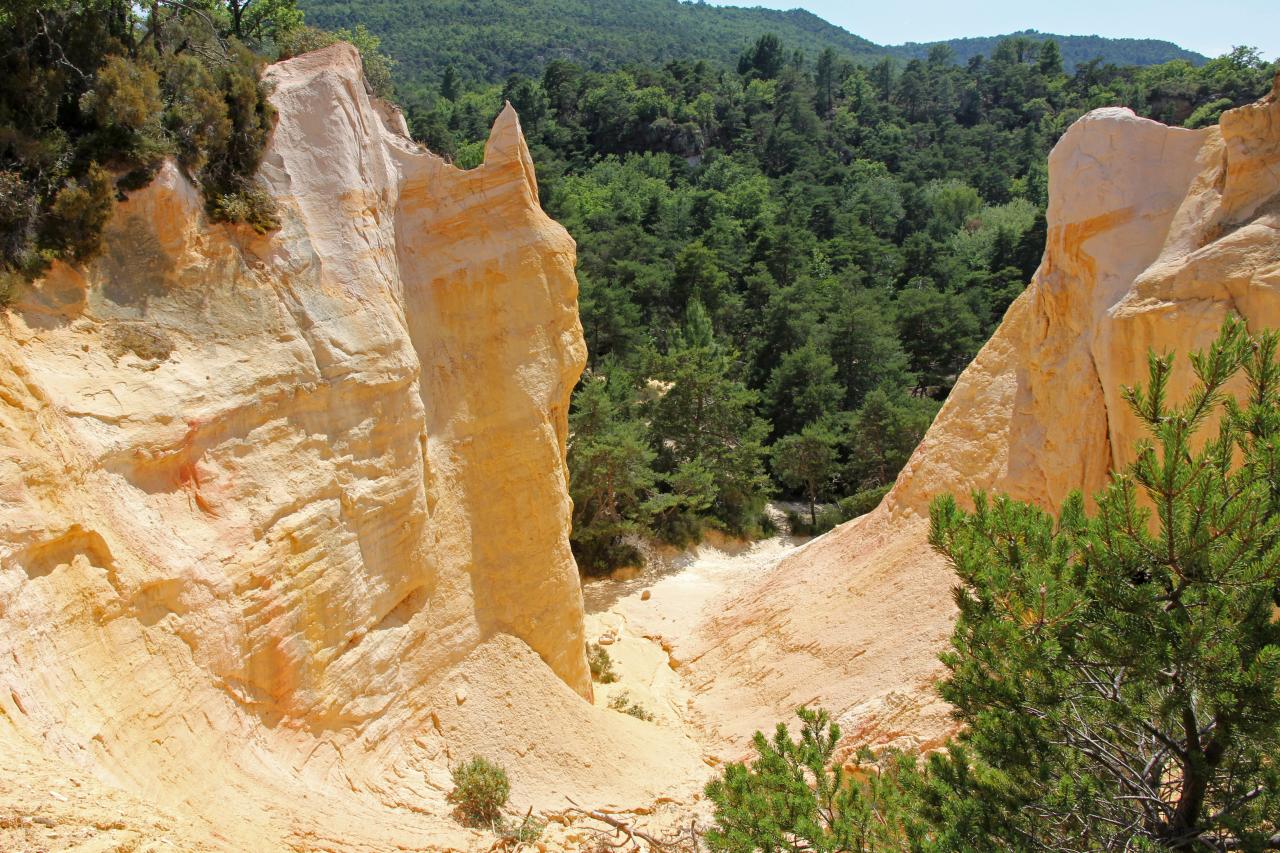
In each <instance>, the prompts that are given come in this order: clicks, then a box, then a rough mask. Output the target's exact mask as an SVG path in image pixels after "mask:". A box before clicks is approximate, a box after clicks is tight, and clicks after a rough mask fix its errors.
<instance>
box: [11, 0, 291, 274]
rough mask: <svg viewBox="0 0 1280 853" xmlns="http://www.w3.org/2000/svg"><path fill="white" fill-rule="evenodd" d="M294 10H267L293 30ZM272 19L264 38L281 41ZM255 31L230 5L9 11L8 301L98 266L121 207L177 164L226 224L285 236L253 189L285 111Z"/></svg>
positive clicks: (25, 2) (60, 5) (37, 5)
mask: <svg viewBox="0 0 1280 853" xmlns="http://www.w3.org/2000/svg"><path fill="white" fill-rule="evenodd" d="M236 5H237V7H243V6H245V5H247V4H236ZM292 5H293V4H292V3H291V2H283V3H274V4H265V5H264V9H265V8H268V7H269V8H272V9H276V10H277V13H278V14H277V15H276V17H280V16H283V17H282V18H281V20H293V17H290V14H286V13H289V12H290V9H292ZM256 7H257V4H255V10H256ZM273 14H275V13H273ZM291 14H292V15H293V16H294V17H296V14H297V13H296V10H293V12H292V13H291ZM258 18H261V16H260V15H259V16H258ZM258 18H255V23H254V26H253V27H252V28H251V31H252V32H254V33H258V34H259V35H260V36H262V37H263V38H266V37H268V36H272V37H273V36H275V35H276V28H274V27H273V26H272V25H270V22H266V21H263V20H259V19H258ZM243 23H244V22H243V20H240V19H236V20H235V21H232V17H231V16H230V12H229V11H228V8H227V7H224V6H223V5H221V4H217V3H214V4H189V3H176V2H169V0H158V2H156V3H148V4H132V3H124V2H121V0H82V1H81V2H74V3H72V2H65V0H64V1H63V2H51V3H50V2H44V3H41V2H31V0H22V2H16V3H10V4H7V5H6V6H5V7H4V9H3V10H0V233H2V234H3V237H0V280H2V281H3V286H0V290H4V291H10V292H11V291H12V289H13V286H14V284H15V282H19V281H21V280H23V279H31V278H34V277H36V276H39V275H40V274H42V273H43V272H44V270H45V269H46V268H47V267H48V265H49V264H50V263H51V262H52V261H54V260H65V261H69V262H73V263H74V262H82V261H86V260H89V259H90V258H92V257H93V256H94V255H96V254H97V253H98V252H99V251H100V250H101V243H102V230H103V228H104V226H105V225H106V223H107V221H108V220H109V219H110V216H111V210H112V208H113V206H114V201H115V200H116V199H117V198H121V197H123V193H126V192H129V191H132V190H135V189H138V188H140V187H142V186H144V185H146V183H147V182H148V181H150V179H151V177H152V176H153V175H154V174H155V171H156V169H157V168H159V166H160V164H161V163H162V162H163V160H164V158H165V157H170V156H171V157H174V158H175V159H176V160H177V162H178V163H179V165H180V166H181V167H182V168H183V169H184V170H185V171H186V172H187V174H188V175H189V176H190V177H191V178H192V180H193V181H195V182H196V183H197V184H198V185H199V186H200V188H201V189H202V191H203V192H204V195H205V198H206V200H207V202H208V211H209V214H210V215H211V217H212V218H213V219H215V220H219V221H229V222H243V223H246V224H249V225H251V226H253V227H254V228H256V229H258V230H259V231H264V230H268V229H270V228H274V227H276V225H277V222H276V219H275V211H274V207H273V205H272V202H271V200H270V198H269V197H267V196H266V194H265V193H263V192H262V191H261V190H260V189H259V188H258V187H257V186H256V185H255V184H254V181H253V176H254V173H255V172H256V171H257V168H258V165H259V162H260V160H261V157H262V152H263V149H264V147H265V145H266V142H267V137H268V135H269V134H270V130H271V120H272V113H271V108H270V105H269V104H268V103H267V93H266V90H265V89H264V88H263V86H262V84H261V82H260V81H259V72H260V70H261V67H262V64H263V62H264V60H263V58H262V57H261V56H260V55H259V54H257V53H255V52H254V51H252V50H250V49H249V47H247V46H246V44H245V43H244V42H243V41H242V40H241V38H244V39H248V38H249V37H250V36H249V32H250V31H248V30H245V29H244V27H243Z"/></svg>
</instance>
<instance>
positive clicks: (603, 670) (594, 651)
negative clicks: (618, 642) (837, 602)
mask: <svg viewBox="0 0 1280 853" xmlns="http://www.w3.org/2000/svg"><path fill="white" fill-rule="evenodd" d="M587 665H588V666H589V667H591V680H592V681H598V682H600V683H601V684H613V683H614V682H615V681H617V680H618V673H616V672H614V670H613V658H611V657H609V650H608V649H606V648H605V647H604V646H601V645H599V644H598V643H588V644H587Z"/></svg>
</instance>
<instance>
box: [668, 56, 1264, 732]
mask: <svg viewBox="0 0 1280 853" xmlns="http://www.w3.org/2000/svg"><path fill="white" fill-rule="evenodd" d="M1277 164H1280V81H1277V89H1276V91H1275V92H1273V94H1272V95H1271V96H1270V97H1269V98H1267V99H1264V100H1263V101H1260V102H1259V103H1257V104H1255V105H1252V106H1247V107H1243V108H1241V109H1238V110H1233V111H1230V112H1228V113H1226V114H1224V115H1223V117H1222V123H1221V126H1220V127H1216V128H1209V129H1206V130H1184V129H1181V128H1171V127H1165V126H1164V125H1161V124H1158V123H1156V122H1152V121H1147V120H1145V119H1140V118H1137V117H1135V116H1134V115H1133V113H1131V112H1130V111H1128V110H1124V109H1103V110H1097V111H1094V112H1092V113H1090V114H1089V115H1087V116H1085V117H1084V118H1082V119H1080V120H1079V121H1078V122H1076V124H1075V125H1073V126H1072V127H1071V129H1070V130H1068V131H1067V133H1066V134H1065V135H1064V136H1063V138H1062V139H1061V140H1060V141H1059V143H1058V145H1057V146H1056V147H1055V148H1054V151H1053V153H1052V155H1051V156H1050V159H1049V193H1050V202H1049V212H1048V221H1049V237H1048V245H1047V247H1046V250H1045V255H1044V259H1043V261H1042V263H1041V266H1040V269H1039V271H1038V272H1037V274H1036V276H1035V279H1034V280H1033V281H1032V283H1031V285H1030V286H1029V287H1028V288H1027V290H1026V291H1025V292H1024V293H1023V294H1022V295H1021V296H1020V297H1019V298H1018V299H1017V300H1016V301H1015V302H1014V304H1013V305H1012V306H1011V307H1010V308H1009V311H1008V313H1007V314H1006V315H1005V318H1004V321H1003V323H1002V324H1001V326H1000V328H999V329H998V331H997V332H996V334H995V335H994V336H993V338H992V339H991V341H990V342H988V343H987V345H986V346H985V347H984V348H983V349H982V351H981V352H980V353H979V354H978V357H977V358H976V359H975V360H974V362H973V363H972V364H971V365H970V366H969V368H968V369H967V370H966V371H965V372H964V374H963V375H962V376H961V377H960V380H959V382H958V383H957V384H956V386H955V388H954V390H953V391H952V392H951V395H950V397H949V398H948V400H947V402H946V404H945V406H944V407H943V408H942V411H941V412H940V413H939V414H938V417H937V420H936V421H935V422H934V424H933V427H932V428H931V429H930V430H929V432H928V434H927V435H926V436H925V438H924V441H923V442H922V443H921V444H920V447H919V448H918V449H917V450H916V452H915V454H914V455H913V456H912V458H911V460H910V462H909V463H908V464H907V466H906V468H905V469H904V470H903V471H902V473H901V475H900V476H899V477H898V481H897V483H896V484H895V486H894V488H893V489H892V491H891V492H890V493H889V494H888V495H887V496H886V497H885V499H884V501H883V502H882V503H881V505H880V506H879V507H878V508H877V509H876V510H875V511H874V512H872V513H870V514H869V515H866V516H864V517H862V518H859V519H856V520H854V521H852V522H850V523H848V524H846V525H844V526H843V527H840V528H837V529H836V530H834V531H832V532H831V533H830V534H828V535H827V536H825V537H822V538H821V539H819V540H818V541H816V542H814V543H813V544H812V545H810V546H809V547H807V548H805V549H804V550H802V551H800V552H799V553H797V554H796V555H794V556H792V557H790V558H789V559H788V560H786V561H785V562H783V563H782V564H781V565H780V566H779V567H778V568H777V569H776V570H775V571H774V572H773V573H771V574H770V575H769V576H767V577H766V578H764V579H763V580H762V581H760V582H759V583H758V584H756V585H754V586H753V587H751V588H750V589H748V590H746V591H745V592H743V593H742V594H740V595H738V596H736V598H734V600H733V601H731V602H730V603H729V604H728V605H727V606H726V607H725V608H724V612H723V613H721V614H718V615H716V616H714V617H712V618H711V619H710V620H709V621H708V622H706V623H705V624H704V625H703V627H702V629H701V630H700V632H699V634H698V636H696V637H695V638H693V639H692V640H691V641H688V642H686V643H685V644H684V645H683V646H682V647H680V648H678V649H677V655H678V657H680V658H681V659H683V660H689V661H692V663H691V664H690V667H689V669H690V674H691V681H693V682H694V683H699V684H701V685H702V687H701V688H700V690H701V694H700V696H699V697H698V698H697V700H696V703H695V704H696V706H697V707H698V708H699V710H700V711H701V716H702V717H703V719H704V720H705V721H706V722H707V724H708V725H709V726H711V727H713V728H716V729H718V730H719V731H720V733H721V734H722V735H725V736H728V737H730V738H733V739H735V740H736V739H740V738H742V737H743V736H745V735H747V734H749V733H750V732H751V731H752V730H753V729H755V728H762V727H763V728H768V727H770V726H772V725H773V723H774V722H775V721H776V720H779V719H785V718H788V717H789V716H790V714H791V712H792V710H793V708H794V707H795V706H797V705H800V704H804V703H814V702H816V703H822V704H824V705H826V706H827V707H828V708H830V709H832V710H833V711H834V712H836V713H837V715H838V716H839V718H840V721H841V724H842V726H843V727H844V729H845V731H846V733H848V734H849V735H850V737H851V738H853V739H858V740H864V741H865V740H870V741H873V742H882V743H883V742H889V741H895V742H898V743H900V744H917V745H925V746H928V745H932V744H935V743H938V742H939V741H940V739H941V738H942V737H943V736H945V735H946V734H947V733H948V731H950V730H951V728H952V726H953V723H952V722H951V720H950V719H949V717H948V714H947V708H946V707H945V705H943V704H942V703H941V702H940V701H939V700H937V698H936V695H935V694H934V692H933V691H932V689H931V686H932V684H933V682H934V681H935V680H936V679H937V678H938V677H940V676H941V675H942V673H943V670H942V667H941V665H940V664H939V663H938V661H937V655H938V653H939V652H941V651H942V650H944V649H945V648H946V645H947V638H948V637H949V635H950V632H951V625H952V620H953V619H954V609H953V606H952V603H951V587H952V585H953V584H954V576H953V575H952V574H951V572H950V570H949V569H948V567H947V566H946V565H945V563H944V562H943V561H942V560H941V559H940V558H939V557H938V556H937V555H935V554H933V553H931V552H930V550H929V547H928V545H927V543H926V541H925V538H926V534H927V514H928V506H929V503H930V501H931V500H932V499H933V497H935V496H936V495H939V494H942V493H952V494H955V495H957V496H960V497H962V498H964V497H966V496H967V495H968V494H969V493H970V492H971V491H972V490H974V489H984V490H988V491H1002V492H1006V493H1008V494H1010V495H1012V496H1014V497H1016V498H1019V499H1022V500H1027V501H1034V502H1036V503H1038V504H1041V505H1043V506H1046V507H1050V508H1057V506H1058V505H1059V504H1060V503H1061V501H1062V500H1063V499H1064V498H1065V497H1066V496H1067V494H1068V493H1070V492H1071V491H1073V490H1082V491H1084V492H1085V493H1086V494H1092V493H1093V492H1095V491H1096V490H1097V489H1098V488H1099V487H1101V486H1102V485H1103V483H1104V480H1105V477H1106V476H1107V473H1108V472H1109V471H1111V470H1114V469H1116V468H1117V467H1119V466H1122V465H1124V464H1125V463H1127V462H1128V461H1129V459H1130V457H1129V454H1130V453H1131V450H1132V447H1133V444H1134V441H1135V440H1136V439H1137V438H1139V436H1140V434H1141V431H1140V427H1139V425H1138V423H1137V422H1136V420H1135V419H1134V418H1133V417H1132V416H1131V415H1130V413H1129V412H1128V409H1127V407H1126V405H1125V403H1124V402H1123V401H1122V399H1121V397H1120V389H1121V386H1123V385H1133V384H1136V383H1139V382H1142V381H1144V380H1145V378H1146V370H1147V362H1146V355H1147V352H1148V351H1149V350H1152V349H1154V350H1156V351H1157V352H1170V351H1174V352H1178V353H1184V354H1185V353H1186V352H1188V351H1190V350H1193V349H1197V348H1202V347H1204V346H1206V345H1207V344H1208V343H1209V342H1210V341H1211V340H1212V339H1213V338H1214V336H1215V335H1216V334H1217V332H1218V330H1219V328H1220V327H1221V324H1222V321H1223V319H1224V317H1225V316H1226V315H1227V314H1228V313H1229V312H1236V313H1238V314H1240V315H1241V316H1243V317H1244V318H1245V319H1246V320H1247V321H1248V325H1249V327H1250V328H1251V329H1254V330H1257V329H1261V328H1276V327H1280V205H1278V203H1277V202H1278V200H1280V195H1278V193H1280V169H1278V165H1277ZM1179 366H1180V372H1179V373H1178V378H1177V379H1176V380H1175V382H1174V383H1172V384H1171V389H1170V391H1171V394H1173V395H1175V396H1174V399H1177V396H1176V395H1178V394H1180V393H1181V392H1182V391H1184V390H1186V388H1188V387H1189V385H1190V382H1191V379H1192V377H1191V373H1190V369H1189V367H1188V363H1187V360H1186V359H1185V358H1182V359H1181V361H1180V362H1179Z"/></svg>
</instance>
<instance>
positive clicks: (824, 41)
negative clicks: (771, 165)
mask: <svg viewBox="0 0 1280 853" xmlns="http://www.w3.org/2000/svg"><path fill="white" fill-rule="evenodd" d="M298 5H299V7H300V8H302V9H303V10H304V11H305V12H306V14H307V20H308V22H310V23H312V24H314V25H316V26H319V27H324V28H327V29H336V28H343V27H345V28H354V27H355V26H356V25H364V26H366V27H368V28H369V30H370V31H371V32H372V33H373V34H375V35H377V36H378V37H379V38H381V39H382V41H383V45H384V47H385V48H386V51H387V53H388V54H389V55H390V56H392V57H393V58H394V59H395V60H396V62H397V63H398V65H399V69H398V73H397V78H398V79H397V83H398V85H399V88H400V92H401V94H402V95H411V94H414V93H419V92H421V91H422V90H423V89H425V88H434V87H436V86H438V85H439V84H440V83H441V81H442V79H443V76H442V75H443V74H444V72H445V69H446V68H448V67H449V66H452V67H453V68H454V70H455V73H457V74H459V75H461V77H462V78H463V79H465V80H468V81H484V82H488V83H501V82H502V81H504V80H506V78H507V77H508V76H509V75H511V74H517V73H518V74H528V75H532V76H537V75H540V74H541V73H542V70H543V68H545V67H546V65H547V63H548V62H550V61H552V60H555V59H563V60H568V61H570V62H575V63H577V64H579V65H581V66H582V67H583V68H585V69H587V70H589V71H614V70H617V69H618V68H622V67H624V66H627V65H634V64H641V65H662V64H665V63H667V62H670V61H679V60H688V61H697V60H699V59H704V60H706V61H708V62H712V63H716V64H718V65H727V66H731V65H732V64H733V63H735V62H736V61H737V58H738V53H739V52H740V51H741V50H742V48H743V46H744V45H747V44H750V43H752V42H754V41H755V40H756V39H758V38H759V37H760V36H763V35H768V34H773V35H776V36H778V37H779V38H780V39H781V40H782V41H783V43H784V44H786V45H787V47H788V48H790V49H795V50H802V51H804V52H805V53H806V54H808V55H810V56H817V55H818V54H820V53H821V52H822V51H823V50H825V49H826V48H831V49H832V50H835V51H836V52H837V53H839V54H840V56H842V57H845V58H848V59H854V60H857V61H860V62H865V63H868V64H871V63H874V62H875V61H877V60H879V59H883V58H885V57H889V58H892V59H896V60H898V61H899V62H902V63H905V62H907V61H909V60H911V59H924V58H925V57H926V56H927V55H928V52H929V50H930V49H931V48H932V47H933V46H934V45H933V44H905V45H895V46H886V45H877V44H875V43H873V42H871V41H868V40H867V39H865V38H861V37H859V36H857V35H853V34H852V33H849V32H848V31H846V30H844V29H841V28H840V27H837V26H835V25H834V24H831V23H828V22H827V21H824V20H823V19H822V18H819V17H818V16H816V15H814V14H812V13H810V12H806V11H805V10H803V9H792V10H790V11H785V12H783V11H777V10H774V9H763V8H740V7H736V6H712V5H708V4H706V3H690V2H681V0H525V2H521V3H512V2H510V0H425V2H424V0H361V2H355V0H299V3H298ZM1018 35H1022V36H1025V37H1027V38H1030V39H1032V40H1041V39H1043V38H1045V36H1043V35H1041V34H1039V33H1034V32H1025V33H1019V34H1018ZM1054 38H1055V39H1057V41H1058V46H1059V49H1060V50H1061V52H1062V58H1063V64H1064V66H1065V67H1066V69H1067V71H1069V72H1070V71H1073V70H1074V69H1075V66H1076V65H1077V64H1083V63H1085V62H1089V61H1091V60H1094V59H1097V60H1099V61H1101V62H1106V63H1113V64H1116V65H1154V64H1159V63H1162V62H1169V61H1172V60H1175V59H1185V60H1188V61H1190V62H1193V63H1195V64H1199V63H1202V62H1203V61H1204V59H1205V57H1203V56H1200V55H1199V54H1196V53H1192V52H1191V51H1187V50H1183V49H1182V48H1180V47H1178V46H1177V45H1175V44H1171V43H1169V42H1166V41H1158V40H1155V39H1106V38H1100V37H1098V36H1055V37H1054ZM999 40H1000V38H999V37H992V38H989V39H958V40H956V41H954V42H946V44H948V45H949V46H951V47H952V49H953V52H954V55H955V59H956V61H957V62H959V63H964V62H967V61H968V60H969V59H970V58H971V57H972V56H974V55H976V54H978V53H983V54H988V55H989V54H990V53H991V52H992V51H993V50H994V49H995V46H996V43H997V42H998V41H999Z"/></svg>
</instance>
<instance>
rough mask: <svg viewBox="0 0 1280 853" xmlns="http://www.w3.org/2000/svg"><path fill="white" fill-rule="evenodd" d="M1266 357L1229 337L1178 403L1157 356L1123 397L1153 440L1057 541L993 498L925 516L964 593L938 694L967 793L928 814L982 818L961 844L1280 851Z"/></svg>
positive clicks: (1257, 345)
mask: <svg viewBox="0 0 1280 853" xmlns="http://www.w3.org/2000/svg"><path fill="white" fill-rule="evenodd" d="M1277 340H1278V338H1277V336H1276V335H1275V334H1273V333H1266V334H1262V335H1260V336H1257V337H1250V336H1248V335H1247V334H1246V332H1245V330H1244V326H1243V323H1242V322H1241V321H1239V320H1235V319H1233V320H1229V321H1228V322H1227V323H1226V325H1225V326H1224V328H1223V330H1222V333H1221V335H1220V336H1219V338H1218V340H1217V341H1216V342H1215V343H1214V344H1213V345H1212V346H1211V347H1210V349H1209V350H1208V352H1207V353H1197V354H1194V355H1192V356H1191V359H1190V360H1191V364H1192V367H1193V369H1194V372H1195V376H1196V379H1197V384H1196V385H1195V387H1194V388H1193V389H1192V391H1191V393H1190V394H1189V396H1188V397H1187V399H1186V400H1185V401H1184V402H1183V403H1181V404H1180V405H1172V404H1170V403H1169V401H1168V391H1169V384H1170V378H1171V376H1172V371H1173V359H1172V357H1156V356H1154V355H1153V356H1152V357H1151V359H1150V381H1149V384H1148V386H1147V387H1146V388H1145V389H1127V390H1126V391H1125V396H1126V399H1127V401H1128V403H1129V406H1130V409H1131V410H1132V412H1133V413H1134V415H1135V416H1136V417H1137V418H1138V419H1139V420H1140V421H1141V422H1142V423H1143V424H1144V425H1145V427H1146V429H1147V432H1148V435H1149V439H1147V440H1145V441H1143V442H1142V443H1141V444H1140V445H1139V446H1138V448H1137V458H1136V461H1135V462H1134V463H1133V464H1132V465H1130V466H1129V467H1128V468H1127V469H1126V470H1125V471H1124V472H1122V473H1119V474H1117V475H1115V476H1114V477H1113V478H1112V482H1111V484H1110V485H1109V486H1108V487H1107V488H1106V489H1105V490H1104V491H1103V492H1102V493H1101V494H1099V495H1098V496H1097V513H1096V515H1094V516H1092V517H1091V516H1089V515H1088V514H1087V513H1086V511H1085V503H1084V501H1083V499H1082V498H1081V497H1080V496H1079V495H1073V496H1072V497H1071V498H1069V499H1068V500H1067V502H1066V504H1065V505H1064V507H1063V509H1062V512H1061V515H1060V516H1059V518H1058V519H1057V521H1056V522H1055V520H1054V519H1053V518H1052V517H1051V516H1049V515H1048V514H1046V513H1044V512H1042V511H1041V510H1039V509H1036V508H1035V507H1032V506H1028V505H1025V504H1021V503H1018V502H1015V501H1012V500H1010V499H1008V498H1005V497H997V498H995V499H988V498H986V497H985V496H983V495H976V496H975V508H974V511H973V512H972V513H966V512H963V511H962V510H960V509H959V508H958V507H957V505H956V502H955V501H954V500H953V499H951V498H943V499H941V500H939V501H938V502H937V503H936V504H935V506H934V508H933V512H932V528H931V534H930V541H931V542H932V544H933V545H934V547H935V548H937V549H938V550H939V551H940V552H941V553H942V554H944V555H945V556H946V557H947V559H948V560H949V561H950V562H951V564H952V565H953V566H954V568H955V570H956V573H957V574H958V575H959V577H960V580H961V586H960V587H959V589H958V590H957V593H956V602H957V604H958V605H959V608H960V618H959V622H958V624H957V626H956V630H955V634H954V636H953V639H952V643H953V646H954V650H953V651H952V652H950V653H949V654H947V655H946V656H945V657H944V660H945V662H946V664H947V667H948V669H949V670H950V675H949V677H948V678H947V679H946V681H944V682H943V684H942V690H941V692H942V695H943V697H944V698H945V699H947V701H949V702H950V703H951V704H952V705H953V706H955V708H956V714H957V716H958V718H959V719H960V720H961V721H962V722H963V723H965V725H966V726H967V730H966V732H965V734H964V735H963V737H962V740H963V742H965V743H966V744H968V745H969V746H970V747H971V749H972V752H973V755H974V761H975V764H974V768H973V769H974V773H975V774H977V776H978V777H979V778H981V779H982V780H983V781H982V783H981V784H980V785H979V786H978V787H977V788H975V789H972V790H969V791H967V792H964V793H959V792H953V796H951V797H950V798H948V797H943V798H941V799H940V800H939V801H938V802H945V801H946V800H947V799H951V800H955V799H957V798H959V799H960V800H968V801H969V802H970V804H971V805H973V804H981V809H982V810H985V812H986V814H987V816H988V818H989V819H988V821H987V822H986V828H985V830H984V834H985V837H984V838H974V839H971V840H970V843H972V844H974V845H976V846H977V847H979V848H983V849H997V848H999V849H1028V848H1037V849H1038V848H1047V849H1106V850H1111V849H1115V850H1119V849H1130V850H1132V849H1174V850H1263V849H1275V848H1276V847H1278V846H1280V766H1277V757H1278V756H1280V691H1278V689H1277V688H1278V687H1280V621H1278V620H1277V619H1276V611H1275V606H1276V604H1277V602H1278V601H1280V512H1278V511H1277V510H1280V365H1278V364H1277V362H1276V355H1277ZM1239 373H1243V374H1244V376H1245V378H1246V379H1247V385H1248V394H1247V397H1246V398H1245V399H1243V400H1241V401H1239V402H1237V401H1236V400H1235V399H1234V398H1233V397H1230V396H1228V395H1226V393H1225V390H1226V387H1227V384H1228V382H1229V381H1231V380H1232V379H1233V377H1236V376H1237V374H1239ZM1215 421H1216V422H1217V424H1216V427H1215V428H1214V429H1213V432H1212V434H1210V435H1205V433H1206V432H1207V431H1209V429H1210V426H1211V424H1213V423H1214V422H1215ZM961 761H967V759H957V758H956V757H955V756H954V755H953V756H952V757H951V758H950V759H946V760H942V759H939V760H937V761H935V765H936V767H935V770H937V771H938V772H947V773H955V772H957V769H963V768H961V767H960V764H961Z"/></svg>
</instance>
